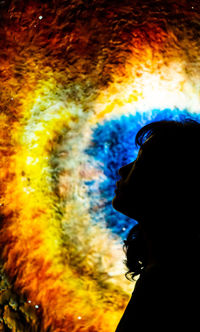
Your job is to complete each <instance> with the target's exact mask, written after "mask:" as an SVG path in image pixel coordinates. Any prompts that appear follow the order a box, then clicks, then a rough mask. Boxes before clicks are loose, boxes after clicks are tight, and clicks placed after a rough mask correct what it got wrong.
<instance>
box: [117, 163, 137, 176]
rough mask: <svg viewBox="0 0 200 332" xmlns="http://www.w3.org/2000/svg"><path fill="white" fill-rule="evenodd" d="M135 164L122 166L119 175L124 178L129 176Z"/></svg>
mask: <svg viewBox="0 0 200 332" xmlns="http://www.w3.org/2000/svg"><path fill="white" fill-rule="evenodd" d="M133 164H134V161H133V162H132V163H130V164H127V165H125V166H122V167H121V168H120V169H119V170H118V174H119V175H120V176H121V177H122V178H125V177H127V176H128V174H129V172H130V170H131V169H132V167H133Z"/></svg>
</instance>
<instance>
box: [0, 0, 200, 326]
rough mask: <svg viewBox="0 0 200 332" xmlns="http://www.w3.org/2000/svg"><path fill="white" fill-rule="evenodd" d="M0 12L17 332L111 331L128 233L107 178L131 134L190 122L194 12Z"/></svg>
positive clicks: (123, 300) (7, 229) (94, 4)
mask: <svg viewBox="0 0 200 332" xmlns="http://www.w3.org/2000/svg"><path fill="white" fill-rule="evenodd" d="M0 6H1V23H0V50H1V66H0V70H1V75H0V80H1V117H0V154H1V158H0V166H1V172H0V181H1V182H0V183H1V186H0V195H1V196H0V208H1V230H0V245H1V260H2V264H3V272H4V273H6V275H7V276H8V278H9V280H10V282H11V283H12V285H13V289H14V291H15V292H16V293H17V294H22V295H23V296H24V299H25V300H24V301H25V302H26V303H27V305H28V306H30V307H31V306H32V307H34V308H35V310H36V316H35V318H34V320H33V321H32V327H31V328H32V330H31V331H36V330H37V331H54V332H62V331H70V332H75V331H76V332H78V331H81V332H84V331H89V332H96V331H98V332H110V331H114V330H115V328H116V325H117V323H118V321H119V319H120V317H121V315H122V313H123V311H124V308H125V306H126V304H127V303H128V300H129V298H130V295H131V292H132V290H133V286H134V285H133V284H131V283H130V282H128V281H127V280H126V279H125V277H124V273H125V267H124V265H123V259H124V254H123V250H122V239H123V237H124V236H125V235H126V234H127V232H128V230H129V229H130V227H132V225H133V224H134V223H135V221H133V220H130V219H128V218H127V217H124V216H121V215H120V214H118V213H117V212H116V211H114V210H113V209H112V206H111V201H112V198H113V196H114V194H113V189H114V184H115V182H116V180H117V176H118V175H117V169H118V168H119V167H120V166H121V165H123V164H125V163H127V162H129V161H131V160H133V159H134V158H135V157H136V154H137V151H136V148H135V146H134V136H135V134H136V132H137V131H138V129H139V128H140V127H141V126H143V125H144V124H146V123H148V122H151V121H155V120H158V119H163V118H179V117H183V116H192V117H193V118H196V119H198V118H199V113H200V112H199V111H200V107H199V106H200V93H199V92H200V85H199V81H200V80H199V76H200V65H199V42H200V33H199V18H200V7H199V5H198V2H197V1H189V2H187V1H172V0H171V1H169V0H165V1H161V0H157V1H152V2H151V1H134V0H132V1H131V0H129V1H128V0H127V1H124V2H123V4H122V3H121V2H120V1H119V2H118V1H116V0H115V1H106V0H97V1H90V2H89V1H78V0H77V1H76V0H70V1H64V0H59V1H51V2H49V1H19V0H12V1H1V2H0ZM3 272H2V273H3ZM6 310H7V307H6V308H5V307H4V315H3V319H4V323H3V324H7V325H8V326H9V328H10V329H11V330H12V329H14V327H13V324H14V323H13V322H14V319H11V318H9V319H10V320H9V319H8V318H6V317H7V316H6ZM27 321H28V318H27ZM28 322H29V321H28ZM38 322H39V323H38ZM34 326H35V329H34ZM15 328H16V327H15Z"/></svg>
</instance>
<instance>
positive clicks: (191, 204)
mask: <svg viewBox="0 0 200 332" xmlns="http://www.w3.org/2000/svg"><path fill="white" fill-rule="evenodd" d="M135 142H136V145H137V146H140V150H139V153H138V156H137V159H136V160H135V161H134V162H132V163H130V164H128V165H126V166H123V167H121V168H120V169H119V175H120V176H121V180H120V181H118V182H117V188H118V189H117V190H116V195H115V197H114V198H113V201H112V205H113V207H114V209H116V210H117V211H119V212H121V213H123V214H125V215H127V216H129V217H130V218H132V219H135V220H137V221H138V224H137V225H136V226H135V227H133V228H132V229H131V231H130V232H129V234H128V237H127V239H126V240H125V241H124V249H125V253H126V261H125V263H126V266H127V268H128V272H127V273H126V276H127V275H128V274H129V275H131V278H132V279H133V278H134V277H135V276H137V275H139V279H138V280H137V282H136V286H135V289H134V291H133V294H132V297H131V299H130V301H129V303H128V306H127V307H126V310H125V312H124V315H123V316H122V318H121V320H120V322H119V324H118V326H117V329H116V332H128V331H144V330H147V329H148V330H150V331H151V329H152V331H155V330H156V331H161V332H162V331H182V329H184V330H186V331H189V332H192V331H199V330H200V321H199V312H200V303H199V302H200V272H199V267H200V197H199V190H200V124H199V123H198V122H196V121H194V120H192V119H184V120H182V121H169V120H164V121H158V122H152V123H150V124H148V125H146V126H144V127H143V128H141V129H140V131H139V132H138V133H137V135H136V140H135Z"/></svg>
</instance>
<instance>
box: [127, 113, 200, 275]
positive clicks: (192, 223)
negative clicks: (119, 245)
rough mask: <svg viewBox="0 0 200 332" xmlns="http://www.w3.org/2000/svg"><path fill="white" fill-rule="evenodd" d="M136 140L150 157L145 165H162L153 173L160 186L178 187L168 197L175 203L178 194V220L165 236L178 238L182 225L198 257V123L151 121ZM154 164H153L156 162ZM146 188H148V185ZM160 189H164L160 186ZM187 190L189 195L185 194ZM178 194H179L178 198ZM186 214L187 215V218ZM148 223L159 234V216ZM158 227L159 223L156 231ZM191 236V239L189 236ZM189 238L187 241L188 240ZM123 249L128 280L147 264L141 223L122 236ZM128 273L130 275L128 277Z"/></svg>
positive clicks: (189, 119) (199, 227)
mask: <svg viewBox="0 0 200 332" xmlns="http://www.w3.org/2000/svg"><path fill="white" fill-rule="evenodd" d="M135 144H136V146H140V147H142V148H144V151H145V153H146V155H148V158H149V159H148V158H147V159H146V161H145V163H146V167H151V166H150V165H151V164H152V163H153V161H154V159H155V158H156V164H157V163H158V162H159V167H160V168H162V171H160V173H159V170H158V168H157V169H156V171H155V173H154V175H155V176H154V179H155V178H157V179H159V176H160V177H161V178H162V181H164V184H163V187H162V188H164V189H165V186H167V185H169V184H171V183H172V184H173V185H174V183H175V187H176V188H177V192H176V189H175V193H174V190H172V195H174V196H173V199H172V200H171V201H172V202H173V201H174V204H175V200H176V198H177V197H178V198H177V200H178V203H180V207H179V209H178V212H177V213H178V214H177V215H178V216H179V213H181V214H180V216H181V217H180V218H181V221H180V222H179V221H177V223H174V224H173V225H172V226H171V228H170V225H169V227H168V228H169V231H168V233H167V235H165V236H166V237H167V236H168V237H171V236H172V234H173V233H174V234H175V236H176V241H179V237H181V235H180V232H181V231H182V229H185V230H184V232H185V233H184V234H185V235H184V236H186V234H187V235H188V237H187V240H186V241H185V243H187V245H188V247H191V246H192V245H193V244H194V243H196V244H197V246H198V249H197V246H196V247H195V249H194V248H193V249H194V252H195V254H194V253H193V254H194V255H196V257H197V256H198V258H199V256H200V251H199V250H200V248H199V247H200V241H199V233H200V225H199V220H198V218H195V216H197V207H198V197H196V196H197V189H199V186H200V179H199V176H200V162H199V159H200V158H199V152H200V123H198V122H197V121H195V120H193V119H191V118H185V119H183V120H180V121H173V120H163V121H157V122H152V123H149V124H147V125H146V126H144V127H142V128H141V129H140V130H139V131H138V133H137V135H136V138H135ZM166 155H167V156H166ZM149 161H150V162H149ZM153 167H155V164H154V166H153ZM160 168H159V169H160ZM152 169H153V168H152ZM165 171H166V173H165ZM161 172H162V173H161ZM163 174H164V176H163ZM165 174H166V176H165ZM165 177H166V181H165ZM155 181H159V180H155ZM149 190H150V192H151V188H149ZM162 191H164V190H163V189H162ZM187 192H188V193H189V195H188V197H185V196H186V193H187ZM195 192H196V193H195ZM177 193H178V194H177ZM176 195H177V196H176ZM179 196H181V197H180V198H179ZM171 201H170V203H171ZM164 204H165V202H164ZM170 208H171V205H170ZM171 211H172V210H171ZM180 211H181V212H180ZM187 218H189V221H188V219H187ZM177 219H179V218H177ZM186 219H187V220H186ZM191 219H192V220H191ZM176 224H177V225H176ZM148 227H149V228H147V230H148V232H149V233H151V228H152V234H154V233H156V232H157V237H159V236H160V233H159V231H160V229H161V227H163V226H162V220H161V222H160V223H159V224H158V223H157V224H154V225H153V224H152V223H151V222H150V225H148ZM158 227H160V229H159V231H158ZM180 229H181V231H180ZM152 236H153V235H152ZM190 238H191V240H189V239H190ZM194 238H195V239H196V240H197V241H196V242H195V241H194V240H193V239H194ZM168 239H169V238H168ZM154 240H155V239H154ZM155 241H156V240H155ZM188 241H189V242H190V244H188ZM123 249H124V252H125V254H126V260H125V261H124V263H125V264H126V267H127V268H128V272H126V274H125V276H126V278H127V279H128V280H131V279H132V280H134V277H135V276H137V275H140V274H141V272H142V270H143V269H144V268H145V266H146V264H147V257H146V251H145V239H144V235H143V232H142V229H141V225H140V224H137V225H135V226H134V227H133V228H132V229H131V230H130V231H129V234H128V236H127V239H126V240H124V245H123ZM188 250H189V249H188ZM193 254H192V255H193ZM198 264H199V263H198ZM129 275H130V277H131V279H130V278H129V277H128V276H129Z"/></svg>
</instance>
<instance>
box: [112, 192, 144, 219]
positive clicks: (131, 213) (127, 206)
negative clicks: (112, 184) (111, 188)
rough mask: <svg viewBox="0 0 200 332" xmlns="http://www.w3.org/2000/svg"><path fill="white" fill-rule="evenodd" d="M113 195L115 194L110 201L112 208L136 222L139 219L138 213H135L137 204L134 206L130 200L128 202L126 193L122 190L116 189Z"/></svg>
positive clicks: (128, 198)
mask: <svg viewBox="0 0 200 332" xmlns="http://www.w3.org/2000/svg"><path fill="white" fill-rule="evenodd" d="M115 193H116V194H115V196H114V198H113V200H112V206H113V208H114V209H115V210H116V211H118V212H120V213H122V214H124V215H126V216H127V217H129V218H132V219H135V220H137V218H138V217H139V215H138V211H136V210H137V208H138V206H137V204H134V201H132V199H131V201H130V197H129V195H127V193H126V194H125V192H123V190H120V189H117V190H116V191H115Z"/></svg>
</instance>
